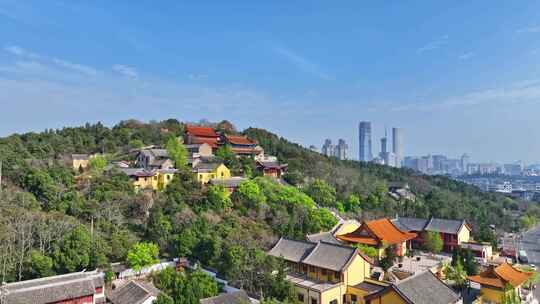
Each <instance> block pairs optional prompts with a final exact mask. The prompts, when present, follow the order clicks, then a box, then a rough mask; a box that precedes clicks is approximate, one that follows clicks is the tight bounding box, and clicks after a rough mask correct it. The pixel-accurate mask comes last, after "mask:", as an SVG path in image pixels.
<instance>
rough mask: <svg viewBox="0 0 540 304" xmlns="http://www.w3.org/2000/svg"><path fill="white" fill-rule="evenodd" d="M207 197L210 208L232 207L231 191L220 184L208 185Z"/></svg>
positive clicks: (218, 209) (228, 208)
mask: <svg viewBox="0 0 540 304" xmlns="http://www.w3.org/2000/svg"><path fill="white" fill-rule="evenodd" d="M206 198H207V201H208V205H209V206H210V208H212V209H214V210H217V211H222V210H230V209H231V208H232V201H231V198H230V195H229V191H228V190H227V189H225V188H224V187H222V186H219V185H211V186H208V192H207V193H206Z"/></svg>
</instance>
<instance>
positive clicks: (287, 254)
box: [268, 238, 317, 263]
mask: <svg viewBox="0 0 540 304" xmlns="http://www.w3.org/2000/svg"><path fill="white" fill-rule="evenodd" d="M316 245H317V244H315V243H309V242H301V241H293V240H287V239H284V238H281V239H279V241H278V242H277V243H276V245H274V247H273V248H272V249H270V251H269V252H268V254H269V255H272V256H275V257H283V258H284V259H285V260H287V261H291V262H297V263H298V262H300V261H302V260H303V259H304V258H305V257H306V256H307V255H308V254H309V253H310V252H311V250H312V249H313V248H315V246H316Z"/></svg>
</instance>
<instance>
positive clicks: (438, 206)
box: [244, 128, 540, 240]
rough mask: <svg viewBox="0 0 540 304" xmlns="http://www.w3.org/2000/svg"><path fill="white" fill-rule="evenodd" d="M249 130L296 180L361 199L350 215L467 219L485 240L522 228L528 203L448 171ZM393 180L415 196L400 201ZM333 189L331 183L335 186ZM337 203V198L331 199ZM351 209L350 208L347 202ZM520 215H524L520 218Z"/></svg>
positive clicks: (341, 198)
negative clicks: (332, 152) (327, 150)
mask: <svg viewBox="0 0 540 304" xmlns="http://www.w3.org/2000/svg"><path fill="white" fill-rule="evenodd" d="M244 133H245V134H246V135H248V136H249V137H250V138H253V139H255V140H257V141H258V142H259V144H260V145H261V146H262V147H263V148H264V150H265V152H266V153H268V154H271V155H276V156H278V158H279V159H280V160H282V161H283V162H286V163H288V164H289V174H288V176H287V177H286V178H287V179H288V180H289V181H290V182H291V183H293V184H297V185H299V186H303V187H309V183H310V182H312V181H313V180H316V179H322V180H324V181H326V182H327V183H328V184H330V185H331V186H332V187H333V188H335V194H336V200H335V202H337V204H338V207H339V209H341V207H342V205H344V206H345V207H347V201H348V199H349V198H350V197H351V195H353V196H358V197H359V199H360V205H361V208H360V209H361V210H362V211H360V212H358V211H357V212H354V213H353V214H348V215H349V216H350V217H360V218H366V217H367V218H370V217H377V216H389V217H394V216H395V215H400V216H410V217H424V218H427V217H431V216H432V217H440V218H448V219H466V220H467V221H469V223H471V224H472V225H473V227H474V229H475V236H476V238H478V239H481V240H490V239H492V238H493V235H491V233H490V231H489V225H495V226H496V227H497V228H498V229H501V230H504V231H510V230H515V229H519V228H520V225H527V224H528V223H522V221H520V220H521V217H522V215H523V214H524V211H525V208H526V207H527V206H526V204H524V203H523V202H518V201H515V200H512V199H510V198H507V197H505V196H504V195H502V194H498V193H486V192H482V191H481V190H480V189H478V188H477V187H474V186H471V185H468V184H465V183H463V182H459V181H456V180H453V179H450V178H448V177H445V176H429V175H424V174H421V173H418V172H415V171H413V170H410V169H406V168H392V167H389V166H383V165H377V164H372V163H361V162H357V161H340V160H338V159H336V158H331V157H330V158H329V157H326V156H324V155H322V154H320V153H317V152H313V151H311V150H309V149H306V148H305V147H302V146H300V145H298V144H295V143H291V142H289V141H288V140H286V139H284V138H282V137H279V136H277V135H275V134H273V133H270V132H268V131H266V130H262V129H255V128H249V129H247V130H245V131H244ZM390 182H404V183H407V184H409V186H410V187H411V190H412V192H414V193H415V194H416V196H417V199H416V201H415V202H412V201H402V202H398V201H396V200H394V199H392V198H391V197H390V196H388V195H387V189H388V184H389V183H390ZM331 190H332V189H331ZM330 204H331V205H333V206H334V207H335V205H334V204H333V203H330ZM345 209H347V208H345ZM527 214H530V215H531V219H530V220H531V221H535V220H534V219H533V218H537V217H538V215H539V214H540V213H539V210H538V208H536V206H528V210H527ZM516 217H519V218H516Z"/></svg>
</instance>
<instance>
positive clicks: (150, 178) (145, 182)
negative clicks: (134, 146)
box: [120, 168, 176, 191]
mask: <svg viewBox="0 0 540 304" xmlns="http://www.w3.org/2000/svg"><path fill="white" fill-rule="evenodd" d="M120 171H121V172H124V173H126V174H127V175H128V176H129V178H130V179H131V180H132V181H133V186H134V187H135V191H139V190H154V191H161V190H163V189H165V187H167V185H168V184H169V183H170V182H171V181H172V179H173V177H174V173H175V172H176V169H159V170H145V169H141V168H121V169H120Z"/></svg>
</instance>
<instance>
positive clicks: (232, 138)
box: [225, 135, 255, 145]
mask: <svg viewBox="0 0 540 304" xmlns="http://www.w3.org/2000/svg"><path fill="white" fill-rule="evenodd" d="M225 138H226V139H227V141H228V142H229V143H231V144H234V145H254V144H255V142H253V141H252V140H250V139H249V138H247V137H246V136H241V135H225Z"/></svg>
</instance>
